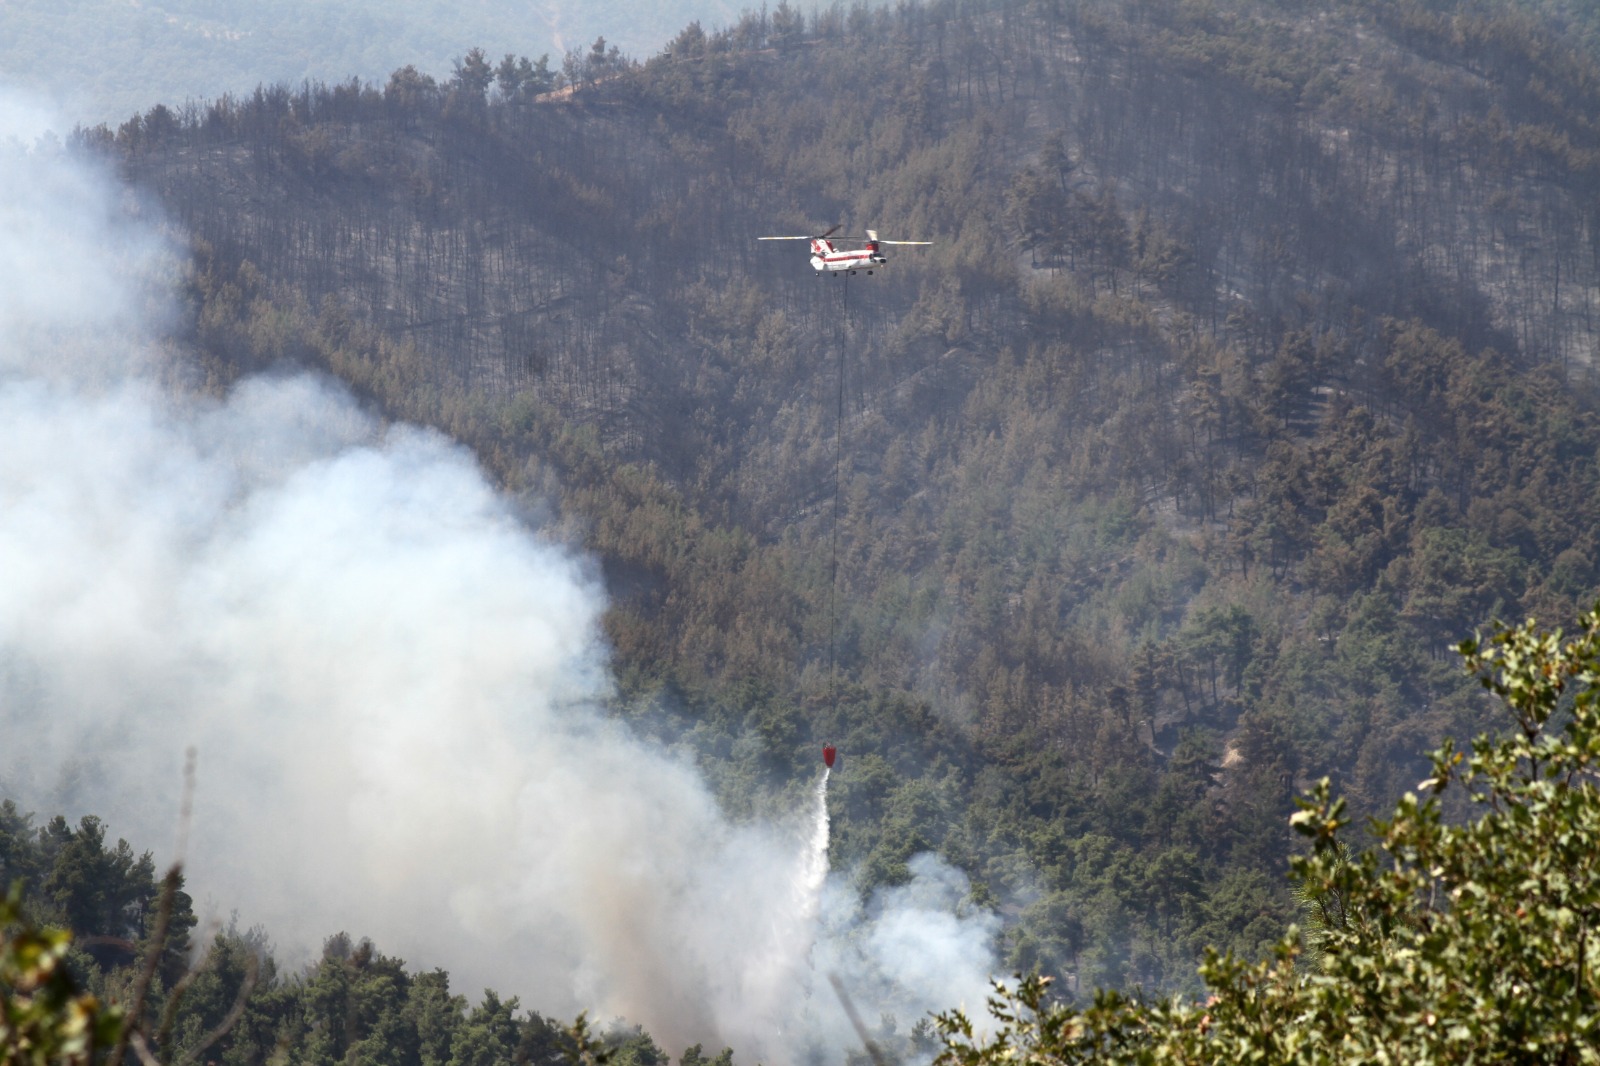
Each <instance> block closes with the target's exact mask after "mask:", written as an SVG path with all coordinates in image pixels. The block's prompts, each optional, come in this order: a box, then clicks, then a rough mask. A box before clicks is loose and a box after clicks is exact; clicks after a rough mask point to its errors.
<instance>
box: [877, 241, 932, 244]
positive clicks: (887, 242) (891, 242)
mask: <svg viewBox="0 0 1600 1066" xmlns="http://www.w3.org/2000/svg"><path fill="white" fill-rule="evenodd" d="M878 243H879V244H932V243H933V242H932V241H878Z"/></svg>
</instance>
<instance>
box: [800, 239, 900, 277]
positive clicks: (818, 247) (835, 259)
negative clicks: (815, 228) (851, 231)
mask: <svg viewBox="0 0 1600 1066" xmlns="http://www.w3.org/2000/svg"><path fill="white" fill-rule="evenodd" d="M888 261H889V260H888V259H886V258H885V257H884V255H883V253H882V252H880V251H879V250H878V242H877V241H868V242H867V243H866V246H865V247H863V248H852V249H848V250H846V251H840V250H838V249H836V248H834V246H833V242H832V241H829V240H823V239H822V238H820V237H818V238H813V239H812V241H811V269H812V270H815V271H818V272H825V273H838V272H839V271H841V270H860V269H865V270H868V271H870V270H872V269H873V268H874V267H880V266H883V265H884V264H885V263H887V262H888Z"/></svg>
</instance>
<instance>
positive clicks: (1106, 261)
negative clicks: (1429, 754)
mask: <svg viewBox="0 0 1600 1066" xmlns="http://www.w3.org/2000/svg"><path fill="white" fill-rule="evenodd" d="M488 50H489V52H490V53H491V54H496V53H497V52H499V51H501V50H502V49H500V48H498V47H496V46H490V47H489V49H488ZM1595 74H1596V69H1595V66H1594V64H1593V63H1592V62H1591V61H1590V60H1588V59H1587V58H1586V57H1585V56H1583V55H1582V54H1580V53H1577V52H1574V51H1571V50H1567V49H1564V48H1563V47H1562V46H1561V45H1560V44H1559V43H1558V42H1557V41H1556V39H1555V38H1554V36H1553V35H1552V34H1551V32H1550V31H1548V30H1546V29H1544V28H1542V27H1541V24H1539V23H1537V22H1534V21H1531V20H1529V19H1526V18H1522V17H1520V16H1519V17H1512V16H1508V15H1500V14H1497V13H1489V14H1474V13H1473V12H1472V11H1471V10H1468V9H1462V10H1455V11H1452V10H1435V8H1434V7H1432V6H1429V5H1424V4H1398V5H1392V4H1383V5H1369V4H1364V3H1355V2H1349V3H1333V4H1325V5H1309V4H1307V5H1269V4H1263V3H1254V2H1249V0H1237V2H1233V3H1219V4H1213V5H1208V6H1205V7H1194V6H1187V5H1175V4H1170V3H1165V2H1157V0H1149V2H1143V3H1134V4H1111V3H1096V2H1092V0H1085V2H1081V3H1066V2H1063V3H1057V4H1046V5H1035V4H1021V3H1009V2H994V3H988V4H956V3H934V4H927V5H920V6H908V7H905V8H903V9H897V10H895V11H893V12H890V11H876V12H874V11H869V10H868V9H866V8H862V7H854V8H850V9H844V8H834V9H829V10H827V11H823V12H820V13H818V14H817V15H816V16H814V17H810V18H802V17H797V16H796V15H795V14H794V12H792V11H791V10H790V9H788V8H787V7H781V8H780V9H778V11H775V12H772V13H770V14H766V15H750V16H747V17H745V18H744V19H742V20H741V21H740V22H739V23H738V24H737V25H736V26H734V27H733V28H731V29H730V30H728V31H726V32H723V33H719V34H712V35H709V36H708V35H706V34H704V33H702V32H700V31H699V29H698V27H691V28H690V29H688V30H685V31H684V32H683V33H681V34H680V35H679V37H678V38H677V39H676V40H675V41H674V43H673V47H672V50H671V55H670V56H665V57H660V58H657V59H654V60H652V61H650V62H649V63H648V64H645V65H643V66H636V65H632V64H629V63H627V62H625V61H623V60H621V59H620V57H607V56H604V55H600V56H593V57H591V58H590V62H589V64H588V68H587V69H585V70H583V71H581V72H580V79H579V80H580V86H579V88H578V89H577V91H576V92H574V93H571V94H569V95H567V96H565V97H564V98H562V99H559V100H552V99H546V98H540V99H530V98H528V97H527V96H526V94H512V95H511V96H509V97H506V96H503V95H502V94H500V93H499V91H498V90H495V91H493V92H490V91H488V90H487V86H486V84H485V83H483V82H481V81H480V82H476V83H475V82H474V81H473V80H472V78H471V77H470V76H458V77H457V78H455V79H454V80H452V81H450V82H448V83H444V84H434V83H433V82H431V81H430V80H428V79H425V78H421V77H419V76H413V75H411V74H406V73H404V72H402V73H401V74H397V75H396V76H395V77H394V78H392V79H391V80H390V81H389V82H388V83H387V84H385V85H384V86H382V87H378V86H365V87H363V86H341V87H336V88H331V89H330V88H324V87H320V86H306V87H304V88H302V89H300V90H295V91H288V90H275V91H270V92H264V93H262V94H260V95H258V96H256V97H254V98H251V99H246V100H241V101H232V102H222V103H219V104H216V105H214V106H211V107H209V108H204V109H200V110H198V111H196V112H195V113H194V114H193V115H191V116H188V117H187V118H185V117H184V116H179V115H176V114H174V113H171V112H156V113H152V114H148V115H146V116H145V117H143V118H142V119H140V120H139V121H137V122H134V123H129V124H127V125H125V126H123V127H122V128H120V129H118V130H116V131H113V130H110V129H101V130H98V131H89V132H88V133H86V134H85V136H84V139H85V140H86V141H87V142H88V143H90V144H94V145H98V146H99V147H101V148H103V149H104V150H106V151H109V152H112V153H114V154H115V156H116V157H117V158H118V159H119V160H120V161H121V165H122V166H123V168H124V171H125V173H126V174H127V176H128V177H129V179H130V180H132V181H134V182H136V183H138V184H140V185H141V186H144V187H146V188H149V189H151V190H153V191H154V192H155V193H156V195H158V196H159V197H160V199H161V200H162V202H163V203H164V204H165V205H166V208H167V210H168V211H169V212H170V213H171V214H172V216H173V217H174V218H175V219H176V220H177V221H178V222H180V223H181V224H182V225H183V226H184V227H186V228H187V230H188V231H189V232H190V233H192V234H193V235H194V238H195V240H196V246H197V266H196V270H195V273H194V276H193V283H192V292H191V297H192V300H193V303H194V308H195V315H194V320H193V324H192V325H193V337H192V339H193V340H194V341H195V343H196V345H197V347H198V348H199V349H200V350H201V351H202V352H203V353H204V354H205V364H204V365H205V369H206V371H207V373H209V374H210V375H211V381H212V383H213V385H214V386H215V387H218V388H222V387H225V386H226V383H227V381H229V380H230V379H231V378H232V377H233V376H235V375H237V374H239V373H241V372H243V371H245V370H248V369H252V368H259V367H263V366H270V365H272V364H274V363H276V362H278V361H282V360H289V361H293V362H300V363H309V364H311V365H316V366H321V367H324V368H326V369H328V370H330V371H331V372H333V373H335V374H337V375H339V376H340V377H342V378H344V379H346V380H347V381H349V382H351V383H352V384H353V385H354V386H355V387H356V388H357V389H358V390H360V391H361V392H362V393H363V394H364V395H365V396H367V397H368V398H369V399H371V400H372V401H373V402H374V403H376V404H378V405H380V406H382V407H383V409H385V410H386V411H388V412H390V413H392V414H394V415H396V416H401V417H407V418H413V419H418V420H424V421H428V422H431V423H433V424H435V425H438V426H440V427H442V428H445V429H446V430H447V431H449V432H451V433H453V434H455V435H456V436H458V437H459V438H460V439H462V440H464V441H465V442H467V443H468V444H470V445H471V446H472V447H473V448H474V449H475V450H476V451H477V453H478V454H479V456H480V457H481V459H482V460H483V461H484V462H485V463H486V465H488V466H489V468H490V469H491V470H492V471H494V472H495V474H496V475H497V476H498V477H499V478H500V479H501V480H502V481H503V482H504V483H505V484H506V485H508V486H509V487H511V488H512V489H514V490H518V491H522V492H524V493H526V494H527V495H528V496H529V498H530V499H533V498H536V497H539V496H544V495H553V496H555V497H556V498H557V499H558V501H559V505H560V508H561V511H562V513H563V515H564V516H565V518H566V519H567V520H568V521H569V522H570V523H571V526H572V528H574V529H575V530H576V531H578V533H577V535H579V536H581V537H582V539H583V541H584V543H585V544H586V545H587V546H588V547H589V549H590V550H592V551H594V552H596V553H597V554H598V555H599V556H600V558H601V559H602V561H603V565H604V567H605V569H606V574H607V579H608V587H609V589H610V591H611V593H612V595H613V601H614V602H613V606H612V609H611V611H610V614H609V616H608V623H607V624H608V630H609V633H610V635H611V638H612V640H613V642H614V645H615V648H616V652H617V656H618V660H619V668H620V669H621V670H622V671H623V674H624V677H625V680H626V682H627V688H628V692H629V695H630V696H631V697H633V698H634V701H635V702H634V703H632V704H630V708H631V712H632V713H637V712H638V711H639V709H640V707H642V706H645V705H654V704H661V705H664V706H665V707H666V708H667V709H668V712H669V713H668V717H667V719H666V721H665V722H664V723H663V722H661V721H658V720H652V722H653V724H651V725H650V728H654V729H657V730H660V731H662V732H664V733H667V734H669V735H671V736H673V737H674V738H681V739H683V740H685V741H687V742H689V743H691V744H692V745H693V746H694V747H695V748H696V749H697V750H698V751H700V752H701V753H702V757H703V762H704V765H705V766H706V767H707V770H708V773H710V774H711V775H712V777H713V779H714V780H716V781H717V782H718V784H719V787H720V788H721V790H722V793H723V798H724V800H725V802H726V803H727V804H728V805H729V806H730V808H731V809H734V810H740V809H751V808H754V807H757V806H759V805H760V804H762V803H763V802H766V800H765V798H764V797H765V796H766V795H767V793H766V791H765V790H766V789H768V788H770V787H778V786H781V784H782V783H783V782H786V781H792V780H793V779H794V778H795V777H796V776H797V775H798V774H799V773H800V768H801V767H802V766H808V765H809V759H810V755H809V751H810V749H811V745H812V744H813V743H815V742H820V740H821V739H822V738H831V739H835V740H837V741H838V742H839V743H840V745H841V748H842V749H843V750H845V751H848V752H850V753H851V754H852V761H851V762H850V763H849V764H848V765H849V767H850V770H849V772H848V773H847V774H844V775H842V777H841V781H840V786H841V787H840V792H839V797H838V798H839V803H840V810H841V812H842V814H843V817H842V818H841V824H842V826H843V829H842V831H841V833H840V834H839V836H838V838H837V840H836V845H835V855H834V858H835V862H836V864H859V868H860V869H861V870H862V874H861V878H862V883H863V884H864V885H868V886H870V885H873V884H880V883H885V882H893V881H895V880H896V879H898V878H902V877H904V876H905V863H906V861H907V860H908V858H909V857H910V856H911V855H912V854H914V853H915V852H916V851H917V850H919V849H921V848H925V847H931V848H935V849H937V850H939V851H941V852H942V853H944V854H945V855H946V856H948V857H950V858H952V859H953V860H955V861H957V862H958V863H960V864H961V865H962V866H963V867H964V868H966V869H967V870H968V871H970V872H971V873H972V874H973V875H974V877H975V878H976V879H977V880H978V882H979V887H978V888H977V890H976V891H977V893H978V895H979V897H980V898H981V899H984V900H986V901H996V902H1000V903H1002V904H1004V905H1005V906H1006V907H1007V908H1008V914H1009V916H1010V917H1011V919H1012V928H1011V933H1010V934H1009V935H1010V937H1011V944H1012V948H1013V955H1012V961H1013V962H1014V963H1015V964H1016V965H1019V966H1028V965H1032V964H1035V963H1038V964H1041V965H1044V966H1046V967H1050V968H1055V969H1058V970H1061V971H1064V972H1071V973H1073V974H1076V975H1080V980H1081V981H1082V983H1083V985H1084V987H1087V986H1088V984H1089V983H1091V982H1094V983H1105V982H1112V983H1119V982H1134V981H1138V982H1143V983H1146V984H1165V983H1176V984H1181V983H1183V982H1185V981H1187V980H1190V978H1189V977H1188V973H1189V970H1190V969H1191V967H1190V961H1191V960H1192V959H1193V958H1194V956H1195V954H1196V952H1197V951H1198V948H1199V946H1200V945H1201V944H1204V943H1214V944H1219V945H1222V946H1228V945H1233V946H1237V947H1240V948H1242V949H1245V950H1250V949H1252V948H1254V947H1255V946H1257V945H1260V944H1262V943H1264V942H1266V940H1268V939H1269V938H1270V937H1271V936H1272V935H1273V934H1274V933H1275V932H1276V931H1277V929H1278V928H1279V927H1280V925H1281V923H1282V922H1284V921H1286V920H1287V918H1288V916H1289V913H1290V908H1289V904H1288V901H1287V900H1286V899H1285V898H1284V897H1283V896H1282V895H1281V894H1280V893H1279V892H1278V891H1277V890H1276V889H1275V888H1273V887H1272V880H1271V879H1269V878H1268V876H1267V875H1266V873H1265V872H1264V871H1269V870H1271V869H1273V868H1274V867H1276V866H1277V865H1278V864H1280V863H1281V861H1282V858H1283V856H1284V855H1285V854H1286V852H1287V849H1288V847H1289V838H1288V835H1287V830H1286V827H1285V824H1284V818H1285V817H1286V815H1287V814H1288V812H1289V810H1290V800H1289V797H1290V795H1291V794H1292V791H1293V789H1294V788H1295V787H1296V786H1297V785H1298V784H1301V783H1304V782H1305V781H1306V780H1308V779H1310V778H1314V777H1316V776H1320V775H1323V774H1331V775H1333V776H1334V777H1335V778H1337V779H1338V780H1339V783H1340V785H1341V787H1342V788H1343V790H1344V791H1346V792H1348V793H1350V794H1352V796H1353V797H1354V800H1355V802H1356V803H1357V804H1358V806H1362V807H1364V808H1365V809H1368V810H1375V809H1377V808H1378V806H1379V805H1380V804H1382V803H1384V802H1385V801H1386V800H1387V799H1388V798H1389V797H1390V796H1392V795H1393V794H1394V793H1395V792H1397V791H1399V790H1401V789H1403V788H1405V787H1408V786H1409V784H1410V783H1412V782H1414V781H1415V780H1416V779H1417V776H1418V774H1419V771H1420V770H1422V769H1423V764H1422V762H1421V759H1420V756H1421V753H1422V752H1423V751H1424V750H1426V747H1427V745H1428V743H1429V741H1430V739H1431V738H1433V737H1435V736H1437V735H1438V734H1440V733H1441V732H1447V731H1448V732H1455V733H1464V732H1469V731H1475V729H1476V727H1477V726H1478V724H1479V722H1480V720H1481V716H1482V714H1483V705H1482V703H1481V701H1480V700H1479V698H1478V695H1477V693H1476V691H1475V689H1474V688H1473V687H1472V686H1471V685H1470V684H1469V683H1468V681H1467V679H1465V678H1464V677H1462V676H1460V675H1459V673H1458V671H1457V669H1456V668H1455V667H1454V665H1453V663H1452V662H1451V661H1450V660H1449V659H1448V658H1447V657H1446V656H1445V655H1444V649H1445V647H1446V646H1447V644H1448V643H1449V642H1450V641H1453V640H1456V639H1459V638H1461V637H1463V636H1465V635H1467V634H1468V633H1469V632H1470V630H1471V629H1472V628H1473V627H1474V626H1476V625H1479V624H1481V623H1483V622H1484V621H1486V620H1487V619H1488V618H1489V617H1491V616H1493V615H1496V614H1500V615H1513V614H1521V613H1525V612H1531V613H1536V614H1538V615H1540V616H1541V617H1542V618H1543V619H1544V620H1546V621H1547V622H1550V623H1552V624H1553V623H1559V622H1560V621H1562V620H1563V619H1565V618H1568V617H1571V616H1574V615H1575V614H1576V613H1577V610H1578V607H1579V605H1580V604H1582V603H1583V602H1585V601H1586V600H1587V599H1589V598H1590V597H1592V596H1593V594H1594V590H1595V588H1596V584H1597V578H1600V574H1597V571H1596V561H1597V559H1600V554H1597V552H1600V545H1596V544H1595V543H1594V530H1595V529H1596V528H1600V525H1597V522H1596V519H1597V518H1600V515H1596V514H1595V508H1596V503H1595V501H1596V500H1597V499H1600V496H1597V493H1596V491H1595V490H1596V488H1597V487H1600V486H1596V484H1595V479H1596V477H1597V473H1600V466H1597V464H1596V458H1597V447H1600V437H1597V436H1596V426H1595V404H1594V394H1593V388H1592V372H1591V367H1590V364H1589V359H1590V356H1591V354H1592V352H1593V351H1594V341H1595V335H1594V316H1593V313H1592V309H1593V306H1594V304H1595V301H1596V299H1597V296H1600V263H1597V251H1596V250H1597V248H1600V240H1597V238H1596V236H1595V235H1596V234H1597V233H1600V230H1597V229H1596V225H1595V224H1596V219H1595V208H1594V204H1595V203H1596V202H1600V201H1597V200H1596V199H1595V198H1594V196H1593V195H1592V193H1593V191H1594V189H1595V183H1596V178H1597V176H1600V170H1597V167H1600V154H1597V149H1600V135H1597V134H1600V131H1597V130H1596V128H1595V126H1594V123H1593V120H1592V118H1591V117H1590V116H1592V115H1594V114H1600V108H1597V107H1595V106H1593V105H1594V104H1595V103H1596V101H1595V100H1594V98H1593V97H1594V93H1595V89H1594V88H1593V87H1594V86H1595V85H1597V84H1600V81H1597V80H1596V79H1595ZM841 219H842V220H844V221H846V222H847V223H848V229H847V230H846V232H859V231H861V230H863V229H865V228H866V227H867V226H873V227H874V228H876V229H878V230H880V231H882V232H883V233H884V234H885V236H891V237H896V238H906V239H909V238H916V239H931V240H933V241H934V242H935V243H934V245H933V247H931V248H929V249H925V250H914V249H902V250H900V251H899V254H897V255H896V256H895V258H894V261H893V262H892V263H891V264H889V266H888V267H887V268H886V269H884V270H882V271H879V272H877V273H876V274H874V276H872V277H871V278H870V279H869V278H867V277H865V276H857V277H855V278H854V279H849V278H837V279H829V278H817V277H814V276H812V274H811V271H810V270H809V268H808V267H807V266H806V265H805V263H804V256H803V254H798V252H797V248H798V247H800V246H783V245H777V246H775V245H771V244H758V243H757V242H756V241H755V239H754V238H755V237H757V236H759V235H762V234H768V233H801V232H819V231H821V230H822V229H825V228H826V227H827V226H829V225H832V224H833V223H835V222H838V221H840V220H841ZM841 370H842V373H843V377H842V379H840V378H839V377H837V376H836V375H838V374H839V373H840V371H841ZM841 398H842V409H843V416H844V419H843V422H842V424H840V426H839V427H837V428H839V430H840V433H841V435H840V436H839V437H838V438H837V440H838V443H839V446H840V450H839V451H838V452H837V453H836V451H835V443H836V438H835V430H836V425H835V417H836V413H837V412H838V410H839V408H840V406H841ZM836 460H837V461H838V462H839V463H840V466H839V467H838V482H837V486H838V500H839V506H838V511H837V526H835V521H834V520H835V511H834V499H835V485H836V482H835V472H836V467H835V463H836ZM835 530H837V539H836V540H835ZM835 573H836V574H837V577H836V578H835ZM835 580H836V581H837V584H835ZM835 589H836V590H837V596H835V594H834V590H835ZM835 613H837V624H836V623H835ZM835 663H837V673H838V679H837V681H835V678H834V664H835Z"/></svg>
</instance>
